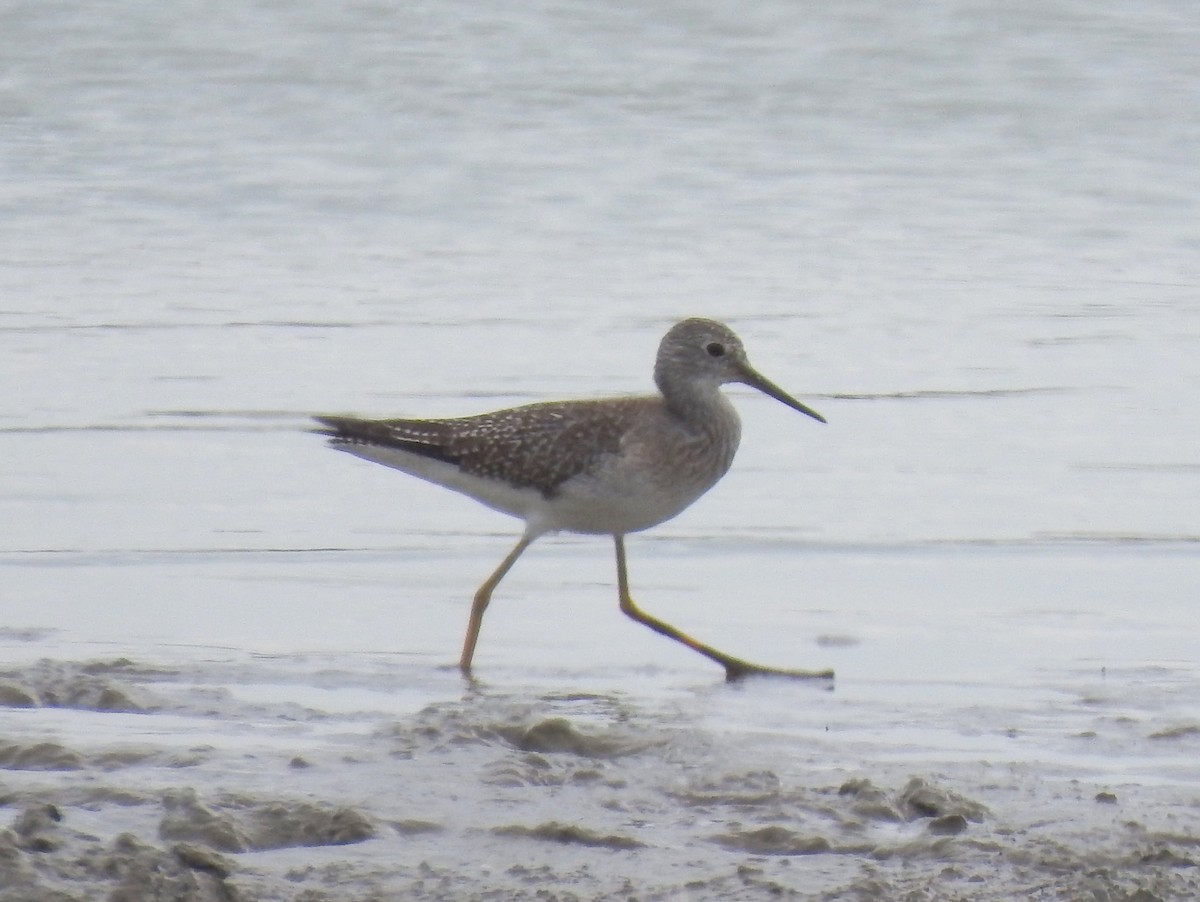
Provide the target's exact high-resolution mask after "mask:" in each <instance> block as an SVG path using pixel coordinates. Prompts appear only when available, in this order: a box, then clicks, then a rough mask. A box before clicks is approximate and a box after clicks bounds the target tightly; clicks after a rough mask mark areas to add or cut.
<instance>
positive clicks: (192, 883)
mask: <svg viewBox="0 0 1200 902" xmlns="http://www.w3.org/2000/svg"><path fill="white" fill-rule="evenodd" d="M232 871H233V868H232V866H231V865H230V864H229V862H228V861H226V860H225V859H224V858H222V857H221V856H220V855H217V854H216V853H214V852H211V851H209V850H205V849H196V848H194V847H191V846H188V845H186V844H176V845H174V846H172V847H171V848H169V849H160V848H157V847H155V846H151V845H147V844H145V843H143V842H141V841H140V840H138V839H137V838H136V837H134V836H133V835H131V834H129V833H122V834H120V835H119V836H117V837H116V838H115V839H114V840H113V841H112V842H111V843H109V844H105V843H102V842H101V841H100V840H99V839H97V838H96V837H94V836H90V835H88V834H84V833H80V832H78V831H75V830H72V829H70V828H69V826H68V825H67V824H66V818H65V817H64V815H63V813H62V811H61V810H60V809H59V808H58V807H57V806H55V805H50V804H40V805H32V806H30V807H28V808H26V809H24V810H23V811H21V812H20V813H19V814H18V815H17V816H16V818H15V819H14V820H13V823H12V826H11V827H10V828H9V829H4V830H0V902H29V900H33V899H36V900H39V902H92V900H95V899H106V900H108V902H242V900H241V897H240V896H239V895H238V893H237V891H236V889H235V888H234V887H232V886H230V885H229V884H228V883H227V882H226V881H227V878H228V877H229V876H230V874H231V873H232Z"/></svg>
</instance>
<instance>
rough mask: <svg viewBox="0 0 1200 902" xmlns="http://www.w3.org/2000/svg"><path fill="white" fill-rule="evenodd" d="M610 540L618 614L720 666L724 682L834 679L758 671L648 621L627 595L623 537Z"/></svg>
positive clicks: (827, 673)
mask: <svg viewBox="0 0 1200 902" xmlns="http://www.w3.org/2000/svg"><path fill="white" fill-rule="evenodd" d="M613 539H614V541H615V542H616V546H617V591H618V592H619V593H620V596H621V611H622V612H623V613H624V614H626V615H627V616H629V617H632V618H633V619H634V620H636V621H637V622H638V623H640V624H642V625H644V626H648V627H650V629H652V630H654V631H655V632H656V633H658V634H660V635H663V636H666V637H667V638H668V639H674V640H675V641H676V642H682V643H683V644H684V645H686V646H687V647H688V648H690V649H691V650H692V651H695V652H699V653H700V654H702V655H704V657H706V658H708V659H709V660H711V661H715V662H716V663H718V664H720V665H721V666H722V667H724V668H725V679H726V680H728V681H730V682H733V681H734V680H740V679H742V678H743V677H748V676H781V677H791V678H792V679H803V680H831V679H833V671H832V670H776V669H775V668H772V667H760V666H759V665H757V664H751V663H750V662H748V661H743V660H742V659H741V658H735V657H733V656H731V655H727V654H725V653H724V652H720V651H717V650H716V649H715V648H713V647H712V646H710V645H705V644H704V643H703V642H697V641H696V640H695V639H693V638H692V637H691V636H689V635H688V634H687V633H683V632H680V631H679V630H677V629H675V627H673V626H671V625H670V624H669V623H664V622H663V621H661V620H659V619H658V618H656V617H651V616H650V615H649V614H647V613H646V612H645V611H643V610H642V609H641V608H639V607H638V606H637V605H636V604H634V603H633V598H632V597H631V596H630V594H629V576H628V574H627V572H626V569H625V538H624V536H613Z"/></svg>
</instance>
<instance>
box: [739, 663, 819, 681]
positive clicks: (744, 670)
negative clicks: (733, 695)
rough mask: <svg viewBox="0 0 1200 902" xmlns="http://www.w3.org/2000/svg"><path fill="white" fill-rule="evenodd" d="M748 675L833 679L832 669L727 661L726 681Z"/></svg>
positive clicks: (793, 678)
mask: <svg viewBox="0 0 1200 902" xmlns="http://www.w3.org/2000/svg"><path fill="white" fill-rule="evenodd" d="M748 677H775V678H777V679H778V678H783V679H789V680H832V679H833V671H832V670H783V669H779V668H775V667H760V666H759V665H757V664H751V663H749V662H747V661H738V660H731V661H726V662H725V682H727V683H737V682H740V681H741V680H744V679H746V678H748Z"/></svg>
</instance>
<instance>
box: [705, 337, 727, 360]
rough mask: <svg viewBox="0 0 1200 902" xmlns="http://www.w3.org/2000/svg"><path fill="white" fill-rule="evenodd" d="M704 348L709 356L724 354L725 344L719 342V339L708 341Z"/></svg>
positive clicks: (721, 355) (722, 355)
mask: <svg viewBox="0 0 1200 902" xmlns="http://www.w3.org/2000/svg"><path fill="white" fill-rule="evenodd" d="M704 350H706V351H708V356H709V357H724V356H725V345H723V344H721V343H720V342H719V341H714V342H710V343H709V345H708V346H707V347H706V348H705V349H704Z"/></svg>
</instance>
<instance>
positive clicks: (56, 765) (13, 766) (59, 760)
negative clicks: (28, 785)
mask: <svg viewBox="0 0 1200 902" xmlns="http://www.w3.org/2000/svg"><path fill="white" fill-rule="evenodd" d="M83 766H84V760H83V757H82V756H81V755H79V754H78V753H77V752H73V751H71V750H70V749H69V748H66V747H65V746H61V745H59V744H58V743H57V742H35V743H32V744H30V745H22V744H21V743H17V742H2V741H0V768H3V769H5V770H79V769H80V768H82V767H83Z"/></svg>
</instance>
